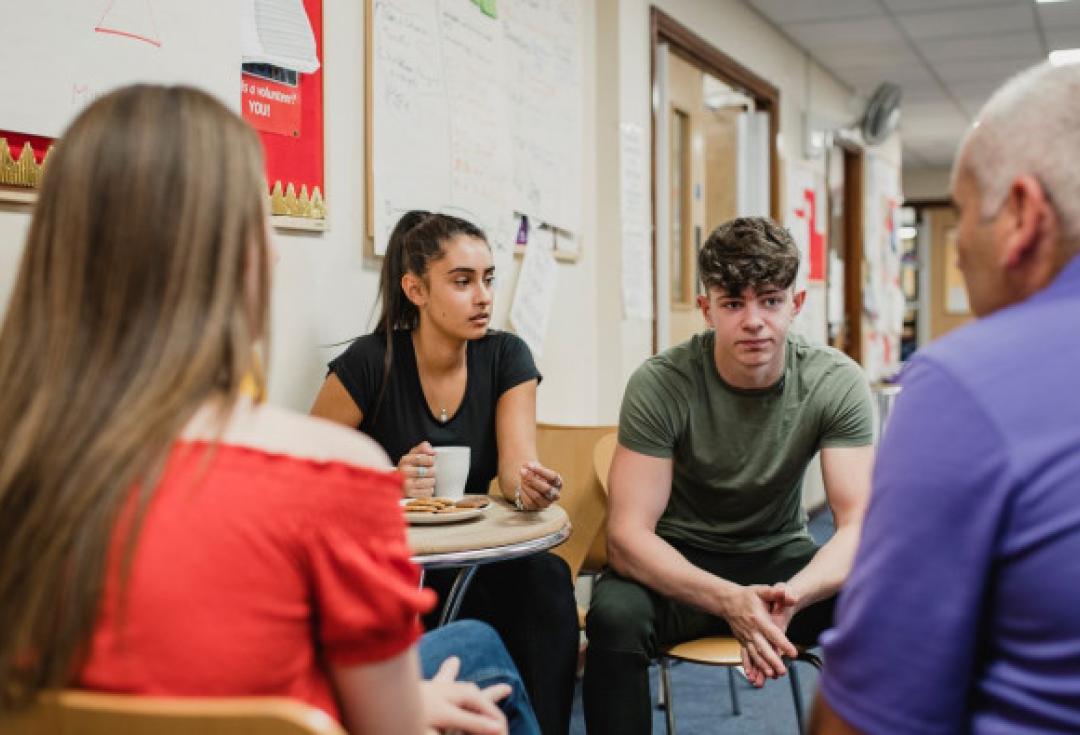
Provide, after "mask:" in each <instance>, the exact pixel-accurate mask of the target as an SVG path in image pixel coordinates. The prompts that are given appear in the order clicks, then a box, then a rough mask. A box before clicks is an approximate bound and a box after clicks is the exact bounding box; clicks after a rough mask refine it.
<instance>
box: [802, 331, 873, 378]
mask: <svg viewBox="0 0 1080 735" xmlns="http://www.w3.org/2000/svg"><path fill="white" fill-rule="evenodd" d="M788 348H789V349H791V351H792V358H791V360H792V363H791V364H792V365H793V366H794V367H795V368H796V370H797V374H798V377H799V380H800V382H801V383H802V384H803V387H805V388H806V389H807V390H810V389H812V388H817V387H820V386H821V385H822V384H825V385H836V386H838V387H839V386H843V387H845V388H847V387H850V386H851V385H852V384H854V383H857V382H865V380H866V374H865V373H864V372H863V369H862V367H861V366H860V365H859V363H857V362H855V361H854V360H852V359H851V358H850V357H849V356H848V355H846V354H844V353H843V352H841V351H840V350H838V349H836V348H835V347H829V346H828V345H820V344H812V343H810V342H808V341H807V340H806V339H805V338H804V337H801V336H797V335H789V336H788Z"/></svg>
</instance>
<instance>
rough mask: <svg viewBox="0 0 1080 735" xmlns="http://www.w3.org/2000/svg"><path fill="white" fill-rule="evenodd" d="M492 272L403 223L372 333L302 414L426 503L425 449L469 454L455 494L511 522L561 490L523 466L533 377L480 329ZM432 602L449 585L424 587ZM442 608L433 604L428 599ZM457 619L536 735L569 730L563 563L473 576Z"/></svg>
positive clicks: (571, 664)
mask: <svg viewBox="0 0 1080 735" xmlns="http://www.w3.org/2000/svg"><path fill="white" fill-rule="evenodd" d="M494 270H495V269H494V266H493V265H492V257H491V249H490V247H489V246H488V243H487V240H486V238H485V236H484V233H483V232H482V231H481V230H480V229H479V228H477V227H476V226H475V225H472V224H471V223H469V222H467V221H465V220H463V219H459V218H457V217H452V216H449V215H443V214H433V213H428V212H419V211H414V212H409V213H407V214H406V215H405V216H403V217H402V218H401V220H400V221H399V222H398V223H397V225H396V227H395V228H394V231H393V233H392V234H391V236H390V242H389V244H388V247H387V252H386V257H385V259H384V261H383V269H382V275H381V278H380V298H381V301H382V313H381V314H380V317H379V321H378V326H377V327H376V329H375V331H374V332H373V333H372V334H370V335H366V336H364V337H361V338H359V339H358V340H356V341H355V342H353V343H352V344H351V345H350V346H349V348H348V349H347V350H346V351H345V352H344V353H343V354H341V355H340V356H338V357H337V358H336V359H334V360H333V361H332V362H331V363H330V372H329V374H328V375H327V378H326V381H325V383H324V384H323V387H322V390H321V391H320V392H319V395H318V397H317V398H316V399H315V405H314V406H313V407H312V410H311V412H312V414H314V415H316V416H322V417H324V418H328V419H331V420H333V421H337V422H339V423H342V424H346V425H348V426H352V427H355V428H358V429H360V430H361V431H363V432H365V433H367V434H369V435H370V436H371V437H372V438H374V439H375V440H376V441H378V442H379V443H380V444H381V445H382V447H383V448H384V449H385V450H386V452H387V453H388V454H389V455H390V458H391V460H392V461H394V462H395V463H397V466H398V469H399V470H400V471H401V472H402V474H403V475H405V478H406V480H405V494H406V495H408V496H424V495H431V493H432V491H433V489H434V483H435V479H434V477H433V472H432V470H431V468H432V465H433V464H434V451H433V448H432V447H433V445H434V446H439V445H467V446H470V447H471V448H472V453H471V466H470V472H469V479H468V484H467V490H468V492H473V493H484V492H487V488H488V485H489V484H490V482H491V481H492V479H494V478H495V477H498V485H499V489H500V491H501V493H502V494H503V495H504V496H505V497H506V498H507V500H509V501H510V502H511V503H515V504H516V505H517V506H518V507H519V508H521V509H524V510H536V509H541V508H546V507H547V506H548V505H550V504H551V503H552V502H554V501H555V500H557V499H558V497H559V492H560V490H561V488H562V478H561V477H560V476H559V474H558V472H556V471H554V470H551V469H548V468H546V467H544V466H543V465H542V464H540V462H538V461H537V457H536V388H537V384H538V383H539V381H540V374H539V373H538V372H537V370H536V366H535V364H534V363H533V360H532V355H531V354H530V353H529V350H528V347H527V346H526V345H525V344H524V342H522V341H521V340H520V339H519V338H518V337H516V336H514V335H511V334H507V333H505V332H497V331H494V330H489V329H488V322H489V321H490V318H491V308H492V296H493V284H492V282H493V279H494ZM427 578H428V582H429V583H430V584H431V586H433V587H435V588H436V589H440V588H445V589H440V592H441V593H444V592H445V591H446V589H448V588H449V583H450V580H451V576H450V575H449V574H441V575H440V574H437V573H429V574H428V575H427ZM441 596H444V595H441ZM461 614H462V616H463V617H473V618H478V619H480V620H485V621H487V622H489V623H491V624H492V625H493V626H494V627H495V629H496V630H498V631H499V633H500V635H501V636H502V637H503V640H504V642H505V643H506V647H507V649H508V650H509V651H510V653H511V655H512V656H513V658H514V660H515V662H516V663H517V665H518V668H519V669H520V670H521V673H522V678H523V679H524V681H525V686H526V688H527V689H528V691H529V695H530V698H531V699H532V702H533V706H534V709H535V711H536V715H537V719H538V720H539V722H540V725H541V729H542V730H543V732H544V733H545V735H552V734H555V733H566V732H567V731H568V729H569V718H570V707H571V702H572V697H573V677H574V669H575V664H576V660H577V638H578V630H577V626H578V624H577V606H576V603H575V602H574V598H573V586H572V582H571V580H570V574H569V569H568V568H567V566H566V563H565V562H563V561H562V560H561V559H559V558H558V557H557V556H555V555H553V554H547V553H545V554H538V555H535V556H531V557H527V558H525V559H519V560H514V561H508V562H501V563H498V564H489V565H484V566H481V567H480V568H479V570H478V572H477V574H476V577H475V579H474V581H473V584H472V586H471V587H470V589H469V591H468V593H467V594H466V596H465V600H464V604H463V606H462V611H461Z"/></svg>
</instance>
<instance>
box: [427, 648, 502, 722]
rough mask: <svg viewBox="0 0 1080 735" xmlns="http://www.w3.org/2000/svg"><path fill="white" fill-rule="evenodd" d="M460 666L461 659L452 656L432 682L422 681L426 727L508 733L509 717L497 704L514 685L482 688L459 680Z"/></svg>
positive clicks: (444, 662) (443, 664)
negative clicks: (507, 718)
mask: <svg viewBox="0 0 1080 735" xmlns="http://www.w3.org/2000/svg"><path fill="white" fill-rule="evenodd" d="M460 666H461V663H460V661H458V659H457V658H455V657H453V656H451V657H450V658H448V659H446V660H445V661H443V663H442V666H440V667H439V671H438V673H437V674H435V676H434V677H432V678H431V680H430V681H425V682H421V684H420V690H421V698H422V700H423V703H424V727H426V728H427V730H428V732H429V733H443V732H455V733H457V732H464V733H469V735H505V733H506V728H507V725H506V716H505V715H504V714H503V713H502V710H500V709H499V707H498V706H497V705H496V704H495V703H496V702H498V701H499V700H501V699H503V698H504V697H506V696H507V695H508V694H510V685H509V684H495V685H493V686H490V687H488V688H487V689H480V688H479V687H478V686H476V685H475V684H472V683H470V682H464V681H457V675H458V669H459V668H460Z"/></svg>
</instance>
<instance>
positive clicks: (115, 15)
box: [94, 0, 161, 48]
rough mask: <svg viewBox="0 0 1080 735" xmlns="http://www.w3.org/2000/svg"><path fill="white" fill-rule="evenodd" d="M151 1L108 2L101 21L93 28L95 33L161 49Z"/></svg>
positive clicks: (116, 0)
mask: <svg viewBox="0 0 1080 735" xmlns="http://www.w3.org/2000/svg"><path fill="white" fill-rule="evenodd" d="M150 2H151V0H109V4H108V6H107V7H106V8H105V12H104V13H102V14H101V20H99V21H98V24H97V25H96V26H94V31H95V32H97V33H108V34H110V35H114V36H122V37H123V38H130V39H133V40H135V41H142V42H144V43H148V44H150V45H151V46H157V47H158V48H161V35H160V34H159V33H158V28H157V21H155V20H154V10H153V8H151V7H150Z"/></svg>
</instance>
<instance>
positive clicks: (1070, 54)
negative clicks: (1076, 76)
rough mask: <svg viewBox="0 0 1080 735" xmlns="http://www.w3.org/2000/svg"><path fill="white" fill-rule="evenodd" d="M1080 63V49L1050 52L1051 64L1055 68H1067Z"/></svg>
mask: <svg viewBox="0 0 1080 735" xmlns="http://www.w3.org/2000/svg"><path fill="white" fill-rule="evenodd" d="M1077 62H1080V48H1063V49H1058V50H1057V51H1051V52H1050V63H1051V64H1053V65H1054V66H1065V65H1066V64H1075V63H1077Z"/></svg>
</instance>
